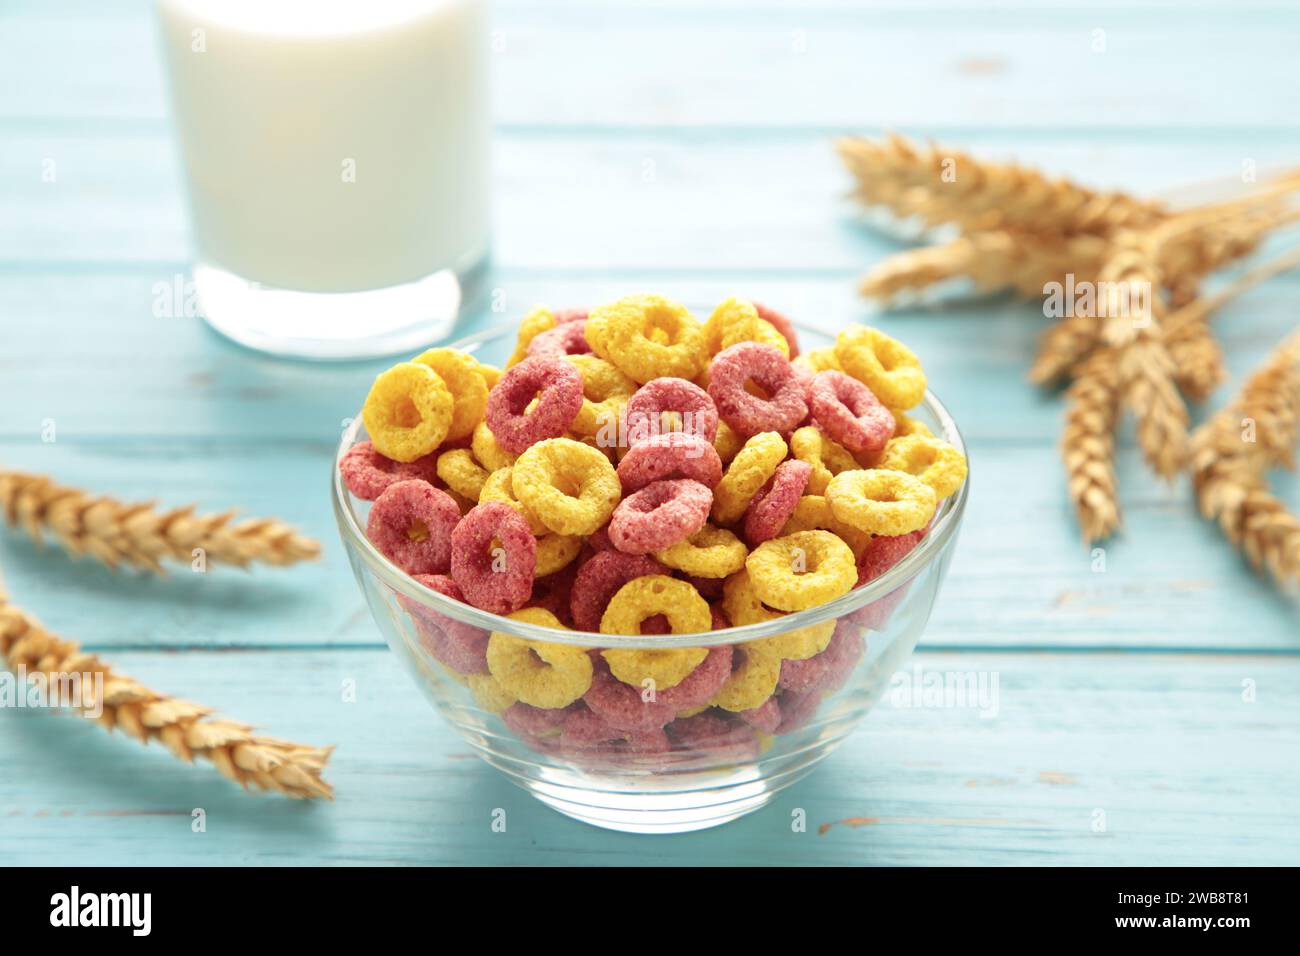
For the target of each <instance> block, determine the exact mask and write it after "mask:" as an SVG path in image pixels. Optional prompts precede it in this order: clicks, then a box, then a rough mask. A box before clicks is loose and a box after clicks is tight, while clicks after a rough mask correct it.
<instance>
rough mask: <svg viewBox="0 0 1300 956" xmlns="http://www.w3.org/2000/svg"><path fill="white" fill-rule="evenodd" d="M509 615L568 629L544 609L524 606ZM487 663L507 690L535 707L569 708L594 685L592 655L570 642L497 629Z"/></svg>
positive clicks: (534, 622) (514, 619)
mask: <svg viewBox="0 0 1300 956" xmlns="http://www.w3.org/2000/svg"><path fill="white" fill-rule="evenodd" d="M508 616H509V618H510V619H511V620H512V621H525V622H527V623H529V624H535V625H538V626H540V627H554V628H558V629H559V630H567V629H566V628H565V627H564V625H563V624H561V623H560V622H559V621H558V620H557V619H556V617H555V615H554V614H551V613H550V612H549V611H544V610H542V609H541V608H534V607H530V608H524V609H523V610H522V611H515V612H514V613H513V614H510V615H508ZM487 662H488V670H489V671H491V672H492V676H493V677H494V678H496V681H497V683H498V684H500V685H501V687H502V688H503V689H504V690H505V691H506V692H507V693H509V694H513V695H514V697H515V698H516V699H518V700H521V701H523V702H524V703H525V704H529V705H531V706H533V707H542V708H545V709H547V710H554V709H557V708H560V707H567V706H569V704H572V703H573V702H574V701H575V700H578V699H579V698H580V697H582V695H583V694H585V693H586V692H587V688H589V687H590V686H591V674H592V664H591V658H590V657H589V656H587V652H586V651H585V650H583V649H582V648H581V647H574V646H573V645H570V644H551V643H547V642H545V641H528V640H524V639H523V638H521V637H515V636H514V635H513V634H506V633H504V632H502V631H493V632H492V636H491V637H490V638H489V639H488V648H487Z"/></svg>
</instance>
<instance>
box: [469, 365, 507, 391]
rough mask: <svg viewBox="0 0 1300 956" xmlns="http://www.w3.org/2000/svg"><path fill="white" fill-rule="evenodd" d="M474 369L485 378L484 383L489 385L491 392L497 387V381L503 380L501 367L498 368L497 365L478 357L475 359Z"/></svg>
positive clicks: (480, 376) (488, 388)
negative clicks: (481, 360)
mask: <svg viewBox="0 0 1300 956" xmlns="http://www.w3.org/2000/svg"><path fill="white" fill-rule="evenodd" d="M474 371H476V372H478V376H479V378H481V379H483V384H484V385H485V386H487V390H488V391H489V392H490V391H492V389H494V388H495V387H496V384H497V382H499V381H501V375H502V372H501V369H499V368H497V367H496V366H495V365H489V364H487V363H486V362H480V361H479V360H478V359H475V360H474Z"/></svg>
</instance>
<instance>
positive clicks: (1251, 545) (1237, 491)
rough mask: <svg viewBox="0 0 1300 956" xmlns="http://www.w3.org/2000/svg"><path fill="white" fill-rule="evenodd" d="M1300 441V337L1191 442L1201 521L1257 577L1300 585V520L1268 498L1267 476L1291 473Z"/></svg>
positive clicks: (1287, 342) (1282, 347) (1283, 347)
mask: <svg viewBox="0 0 1300 956" xmlns="http://www.w3.org/2000/svg"><path fill="white" fill-rule="evenodd" d="M1297 439H1300V330H1297V331H1296V332H1294V333H1292V334H1291V335H1290V336H1289V337H1288V338H1287V339H1286V340H1285V341H1283V342H1282V344H1281V345H1279V346H1278V347H1277V348H1276V349H1275V350H1274V351H1273V353H1272V355H1271V356H1270V357H1269V359H1268V361H1267V362H1265V364H1264V365H1263V366H1262V367H1261V368H1260V369H1259V370H1258V371H1256V372H1255V373H1254V374H1253V375H1252V376H1251V377H1250V378H1249V379H1248V380H1247V382H1246V384H1245V386H1244V387H1243V388H1242V390H1241V392H1240V393H1239V394H1238V396H1237V398H1236V399H1235V400H1234V401H1233V402H1232V403H1231V404H1229V405H1228V406H1227V407H1226V408H1224V409H1223V410H1222V411H1220V412H1218V413H1217V414H1215V415H1214V416H1213V417H1211V418H1210V419H1209V421H1207V422H1206V423H1205V424H1204V425H1202V426H1201V427H1200V428H1198V429H1197V430H1196V431H1195V432H1194V433H1193V435H1192V438H1191V449H1192V451H1191V467H1192V487H1193V489H1194V490H1195V492H1196V501H1197V505H1198V507H1199V508H1200V512H1201V514H1202V515H1203V516H1204V517H1206V518H1208V519H1210V520H1211V521H1215V522H1217V523H1218V525H1219V527H1220V529H1222V531H1223V533H1224V535H1225V536H1226V537H1227V539H1228V540H1229V541H1231V542H1232V544H1233V545H1234V546H1235V547H1236V548H1237V549H1238V550H1239V551H1241V553H1242V554H1243V555H1245V557H1246V559H1247V561H1249V562H1250V564H1251V565H1252V566H1253V567H1254V568H1255V569H1256V570H1259V571H1264V572H1266V573H1268V574H1269V575H1270V576H1271V577H1272V578H1273V579H1274V580H1275V581H1277V582H1278V583H1279V584H1283V585H1291V586H1294V585H1297V584H1300V518H1297V517H1296V516H1295V515H1294V514H1291V513H1290V512H1289V511H1288V510H1287V509H1286V506H1285V505H1284V504H1283V503H1282V502H1281V501H1280V500H1279V499H1278V498H1277V497H1276V496H1275V495H1273V493H1272V492H1271V491H1270V490H1269V487H1268V478H1267V472H1268V470H1269V468H1271V467H1273V466H1275V465H1278V464H1284V465H1288V466H1289V465H1291V463H1292V459H1291V456H1292V451H1293V449H1294V447H1295V445H1296V442H1297Z"/></svg>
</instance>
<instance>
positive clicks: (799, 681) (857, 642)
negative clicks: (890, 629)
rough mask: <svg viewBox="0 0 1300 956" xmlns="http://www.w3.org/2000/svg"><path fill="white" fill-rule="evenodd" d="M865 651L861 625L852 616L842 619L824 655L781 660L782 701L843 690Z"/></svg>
mask: <svg viewBox="0 0 1300 956" xmlns="http://www.w3.org/2000/svg"><path fill="white" fill-rule="evenodd" d="M865 651H866V642H865V641H864V640H863V639H862V630H861V628H860V627H859V626H858V625H856V624H855V623H853V622H852V621H850V620H849V619H848V618H841V619H840V621H839V622H838V623H837V624H836V625H835V634H834V636H832V638H831V640H830V642H829V643H828V644H827V645H826V649H825V650H823V651H822V652H821V653H820V654H817V655H815V656H813V657H809V658H808V659H806V660H802V661H791V660H787V661H782V662H781V678H780V680H779V681H778V683H779V684H780V686H781V689H782V690H783V691H785V693H784V694H782V696H781V699H782V701H784V700H785V699H786V697H787V696H790V697H793V696H794V695H796V694H816V695H818V696H821V695H823V694H829V693H834V692H835V691H837V690H839V689H840V687H842V686H843V685H844V682H845V681H846V680H848V677H849V674H850V673H852V671H853V668H854V667H856V666H857V664H858V661H859V660H861V659H862V655H863V653H864V652H865ZM787 732H788V730H787Z"/></svg>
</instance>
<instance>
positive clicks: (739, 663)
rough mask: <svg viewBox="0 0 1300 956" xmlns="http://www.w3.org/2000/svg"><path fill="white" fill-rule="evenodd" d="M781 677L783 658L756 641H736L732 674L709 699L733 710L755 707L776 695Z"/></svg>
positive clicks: (712, 703) (732, 660)
mask: <svg viewBox="0 0 1300 956" xmlns="http://www.w3.org/2000/svg"><path fill="white" fill-rule="evenodd" d="M780 677H781V658H779V657H777V656H776V655H775V654H773V653H771V652H770V651H769V650H767V649H766V648H764V647H763V646H762V645H759V644H757V643H755V642H751V643H748V644H736V645H733V646H732V652H731V675H730V676H729V677H728V678H727V680H726V682H725V683H724V684H723V685H722V686H721V687H720V688H718V692H717V693H716V694H714V695H713V697H712V698H710V700H709V703H710V704H711V705H712V706H714V707H721V708H722V709H723V710H729V711H732V712H733V713H738V712H740V711H742V710H753V709H754V708H755V707H758V706H760V705H762V703H763V702H764V701H765V700H767V699H768V698H769V697H771V696H772V694H773V693H774V692H775V691H776V682H777V681H778V680H779V679H780ZM701 716H704V715H701ZM692 719H693V720H698V719H699V718H692Z"/></svg>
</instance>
